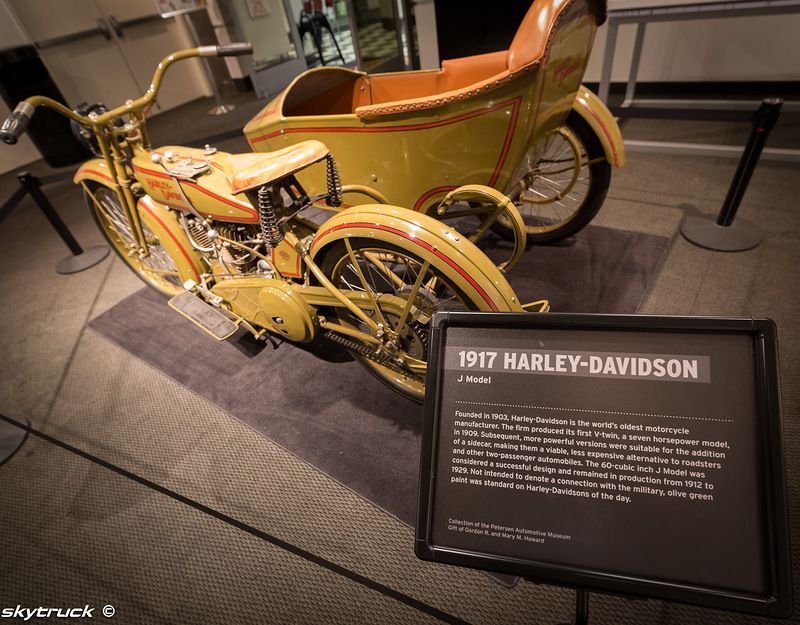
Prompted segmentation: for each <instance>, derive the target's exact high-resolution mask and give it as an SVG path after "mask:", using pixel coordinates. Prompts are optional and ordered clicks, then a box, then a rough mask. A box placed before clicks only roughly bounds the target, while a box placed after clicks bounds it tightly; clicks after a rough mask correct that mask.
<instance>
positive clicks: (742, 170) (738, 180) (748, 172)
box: [717, 98, 783, 227]
mask: <svg viewBox="0 0 800 625" xmlns="http://www.w3.org/2000/svg"><path fill="white" fill-rule="evenodd" d="M782 105H783V100H781V99H780V98H767V99H764V100H762V101H761V106H759V107H758V110H757V111H756V113H755V115H753V130H752V131H751V132H750V138H749V139H748V140H747V146H746V147H745V149H744V152H743V153H742V158H741V159H740V160H739V166H738V167H737V168H736V174H734V176H733V181H731V186H730V188H729V189H728V195H727V196H725V201H724V202H723V203H722V208H721V209H720V212H719V217H717V225H719V226H726V227H727V226H730V225H731V224H732V223H733V218H734V217H736V211H737V210H738V209H739V204H741V202H742V196H744V192H745V191H746V190H747V185H748V184H750V178H751V177H752V175H753V171H754V170H755V168H756V165H757V164H758V159H759V157H760V156H761V151H762V150H763V149H764V144H765V143H766V142H767V137H769V133H770V132H771V131H772V129H773V128H774V127H775V124H776V123H777V121H778V116H779V115H780V113H781V106H782Z"/></svg>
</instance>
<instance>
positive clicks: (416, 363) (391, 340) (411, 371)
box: [320, 238, 481, 402]
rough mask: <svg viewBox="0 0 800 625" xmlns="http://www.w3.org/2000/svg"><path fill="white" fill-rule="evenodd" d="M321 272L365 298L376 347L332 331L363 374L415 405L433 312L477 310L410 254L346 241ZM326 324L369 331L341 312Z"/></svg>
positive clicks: (329, 254)
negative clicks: (375, 328) (377, 339)
mask: <svg viewBox="0 0 800 625" xmlns="http://www.w3.org/2000/svg"><path fill="white" fill-rule="evenodd" d="M320 268H321V269H322V271H323V272H324V273H325V275H326V276H327V277H328V278H329V279H330V280H331V282H333V284H334V285H335V286H336V287H337V288H339V289H341V290H343V291H361V292H367V293H368V294H370V297H369V298H368V299H369V301H371V302H374V303H375V305H374V306H373V305H370V306H368V307H365V308H364V309H363V310H364V312H365V313H366V314H367V315H368V316H369V317H370V318H371V319H372V320H373V321H375V322H377V323H378V324H379V327H380V328H381V329H382V333H383V335H382V336H381V337H380V338H381V342H380V344H377V342H365V341H359V340H358V339H357V338H353V337H352V336H350V337H348V336H345V335H344V334H342V333H338V332H335V331H334V332H332V333H331V334H330V335H329V336H330V337H331V338H333V339H334V340H336V341H337V342H339V343H341V344H342V345H344V346H345V347H347V348H348V349H349V350H350V351H351V352H352V353H353V355H354V356H355V358H356V359H357V360H358V361H360V362H361V364H362V365H364V366H365V367H366V368H367V370H369V371H370V373H372V374H373V375H375V376H376V377H377V378H378V379H380V380H381V381H382V382H384V383H385V384H387V385H388V386H389V387H391V388H392V389H394V390H395V391H397V392H399V393H400V394H402V395H404V396H406V397H408V398H409V399H412V400H414V401H417V402H422V401H423V399H424V397H425V373H426V367H427V362H428V327H429V324H430V320H431V317H432V316H433V313H435V312H439V311H445V310H447V311H451V310H454V311H455V310H479V309H480V308H481V302H480V301H479V300H477V299H471V298H470V297H469V296H467V295H466V294H465V293H464V292H463V291H462V290H461V289H459V288H458V287H457V286H456V285H454V284H453V282H452V281H451V280H450V279H448V277H447V276H446V275H445V273H444V271H442V269H440V268H439V267H436V266H434V265H433V264H432V263H431V262H429V261H426V260H424V259H422V258H421V257H419V256H417V255H415V254H414V253H412V252H410V251H408V250H404V249H401V248H399V247H396V246H394V245H392V244H390V243H385V242H383V241H377V240H371V239H358V238H351V239H345V240H343V241H338V242H336V243H335V244H333V245H332V247H331V249H330V250H329V251H328V252H327V253H326V254H325V257H324V258H323V259H322V263H321V264H320ZM328 319H329V320H331V321H333V322H334V323H336V324H339V325H340V326H343V327H344V328H345V329H348V328H349V329H353V330H358V331H360V332H364V333H367V334H374V332H373V331H372V330H371V329H370V328H369V327H368V326H367V324H366V323H364V322H363V321H362V320H361V319H358V318H357V317H356V316H355V315H354V314H353V313H352V312H350V311H348V310H347V309H345V308H336V309H333V310H331V311H330V314H329V316H328Z"/></svg>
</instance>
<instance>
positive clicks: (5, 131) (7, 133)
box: [0, 43, 253, 145]
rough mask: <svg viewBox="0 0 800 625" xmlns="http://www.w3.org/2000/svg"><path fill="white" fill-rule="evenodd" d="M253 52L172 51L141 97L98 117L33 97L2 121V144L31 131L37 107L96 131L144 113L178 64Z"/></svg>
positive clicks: (248, 48)
mask: <svg viewBox="0 0 800 625" xmlns="http://www.w3.org/2000/svg"><path fill="white" fill-rule="evenodd" d="M252 52H253V44H251V43H227V44H223V45H220V46H200V47H199V48H189V49H188V50H180V51H178V52H173V53H172V54H170V55H169V56H168V57H166V58H164V59H163V60H162V61H161V62H160V63H159V64H158V67H157V68H156V71H155V74H153V81H152V82H151V83H150V87H149V88H148V89H147V92H146V93H145V94H144V95H143V96H142V97H140V98H138V99H136V100H134V101H129V102H127V103H126V104H123V105H122V106H118V107H117V108H115V109H111V110H110V111H107V112H105V113H103V114H102V115H97V116H96V117H93V118H90V117H86V116H84V115H79V114H78V113H76V112H75V111H72V110H70V109H69V108H67V107H66V106H64V105H63V104H61V103H59V102H56V101H55V100H52V99H50V98H46V97H43V96H31V97H30V98H27V99H25V100H23V101H22V102H20V103H19V104H18V105H17V108H15V109H14V112H13V113H11V114H10V115H9V116H8V117H7V118H6V120H5V121H4V122H3V125H2V126H0V141H3V143H7V144H9V145H14V144H15V143H16V142H17V140H18V139H19V138H20V137H21V136H22V135H23V134H24V133H25V130H26V129H27V128H28V124H29V123H30V121H31V118H32V117H33V113H34V111H35V110H36V107H37V106H46V107H48V108H51V109H53V110H54V111H56V112H58V113H61V114H62V115H64V116H65V117H68V118H69V119H72V120H74V121H76V122H78V123H79V124H82V125H84V126H89V127H93V128H96V127H98V126H102V125H103V124H105V123H106V122H108V121H110V120H112V119H115V118H117V117H119V116H120V115H124V114H126V113H131V112H134V111H141V110H143V109H144V108H145V107H146V106H147V105H148V104H150V102H152V101H153V100H154V99H155V97H156V94H157V93H158V89H159V87H160V86H161V80H162V78H163V76H164V72H166V71H167V68H168V67H169V66H170V65H172V63H174V62H175V61H180V60H183V59H188V58H192V57H198V56H200V57H209V56H219V57H223V56H241V55H243V54H251V53H252Z"/></svg>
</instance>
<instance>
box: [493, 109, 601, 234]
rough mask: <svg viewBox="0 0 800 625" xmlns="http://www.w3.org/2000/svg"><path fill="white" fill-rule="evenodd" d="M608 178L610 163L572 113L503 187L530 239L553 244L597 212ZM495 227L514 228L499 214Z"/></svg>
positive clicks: (532, 150) (531, 151)
mask: <svg viewBox="0 0 800 625" xmlns="http://www.w3.org/2000/svg"><path fill="white" fill-rule="evenodd" d="M610 181H611V165H610V164H609V163H608V161H607V160H606V159H605V152H604V151H603V146H602V144H601V143H600V140H599V139H598V138H597V135H595V133H594V131H593V130H592V127H591V126H589V124H588V123H586V121H584V119H583V118H581V116H580V115H578V114H577V113H576V112H575V111H571V112H570V114H569V116H568V117H567V122H566V124H565V125H564V126H562V127H560V128H557V129H556V130H554V131H552V132H550V133H548V134H547V135H545V136H544V137H543V138H542V139H540V140H539V141H537V142H536V143H535V144H534V145H533V146H531V148H530V149H529V150H528V152H527V153H526V154H525V157H524V158H523V160H522V163H521V164H520V166H519V167H518V168H517V171H516V172H515V173H514V175H513V176H512V178H511V183H510V184H509V186H508V189H507V190H506V195H508V196H509V197H510V198H511V199H512V200H514V204H516V206H517V208H518V209H519V212H520V214H521V215H522V219H523V221H524V222H525V228H526V231H527V233H528V243H538V244H547V243H555V242H556V241H560V240H561V239H564V238H566V237H568V236H572V235H573V234H575V233H576V232H578V231H580V230H581V229H582V228H584V227H585V226H586V225H588V224H589V222H590V221H591V220H592V218H594V216H595V215H596V214H597V211H598V210H600V206H602V204H603V200H605V197H606V193H607V192H608V185H609V183H610ZM494 229H495V230H496V231H497V232H498V233H499V234H500V235H501V236H503V237H504V238H511V236H512V232H511V230H510V229H509V227H508V224H505V223H504V221H503V218H502V216H501V218H500V219H498V221H497V224H496V226H495V227H494Z"/></svg>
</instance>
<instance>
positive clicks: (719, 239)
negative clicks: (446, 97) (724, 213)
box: [681, 215, 764, 252]
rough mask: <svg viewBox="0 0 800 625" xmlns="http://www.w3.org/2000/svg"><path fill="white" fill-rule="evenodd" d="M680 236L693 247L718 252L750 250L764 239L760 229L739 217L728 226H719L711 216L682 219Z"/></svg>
mask: <svg viewBox="0 0 800 625" xmlns="http://www.w3.org/2000/svg"><path fill="white" fill-rule="evenodd" d="M681 234H682V235H683V236H684V237H686V239H687V240H688V241H690V242H691V243H694V244H695V245H699V246H700V247H705V248H707V249H709V250H717V251H719V252H742V251H744V250H750V249H753V248H754V247H756V246H757V245H758V244H759V243H761V241H762V240H763V238H764V237H763V235H762V233H761V228H759V227H758V226H757V225H755V224H754V223H752V222H750V221H747V220H746V219H742V218H741V217H739V218H737V219H736V221H734V222H733V223H732V224H731V225H730V226H720V225H718V224H717V222H716V217H714V216H712V215H703V216H701V217H684V219H683V221H682V222H681Z"/></svg>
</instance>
